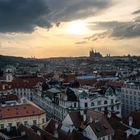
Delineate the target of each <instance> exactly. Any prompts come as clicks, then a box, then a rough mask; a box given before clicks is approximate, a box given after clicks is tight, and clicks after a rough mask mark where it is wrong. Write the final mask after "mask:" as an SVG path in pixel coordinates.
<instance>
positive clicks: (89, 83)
mask: <svg viewBox="0 0 140 140" xmlns="http://www.w3.org/2000/svg"><path fill="white" fill-rule="evenodd" d="M77 81H78V82H79V83H80V85H93V84H95V83H96V82H97V80H83V79H78V80H77Z"/></svg>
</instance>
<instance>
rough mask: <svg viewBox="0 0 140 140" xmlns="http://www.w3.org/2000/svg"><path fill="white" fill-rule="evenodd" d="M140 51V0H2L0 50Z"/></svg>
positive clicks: (35, 53)
mask: <svg viewBox="0 0 140 140" xmlns="http://www.w3.org/2000/svg"><path fill="white" fill-rule="evenodd" d="M91 49H93V50H96V51H98V52H101V54H103V55H104V56H105V55H107V54H111V55H112V56H114V55H128V54H131V55H140V0H0V55H10V56H22V57H36V58H49V57H75V56H76V57H78V56H88V55H89V51H90V50H91Z"/></svg>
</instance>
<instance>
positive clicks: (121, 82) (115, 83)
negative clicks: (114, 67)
mask: <svg viewBox="0 0 140 140" xmlns="http://www.w3.org/2000/svg"><path fill="white" fill-rule="evenodd" d="M107 84H108V85H110V86H113V87H122V86H123V84H124V82H123V81H108V82H107Z"/></svg>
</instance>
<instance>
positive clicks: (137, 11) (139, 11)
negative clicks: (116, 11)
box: [132, 9, 140, 15]
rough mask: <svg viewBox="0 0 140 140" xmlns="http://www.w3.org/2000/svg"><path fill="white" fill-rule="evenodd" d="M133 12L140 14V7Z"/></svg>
mask: <svg viewBox="0 0 140 140" xmlns="http://www.w3.org/2000/svg"><path fill="white" fill-rule="evenodd" d="M132 14H133V15H135V14H140V9H138V10H136V11H134V12H133V13H132Z"/></svg>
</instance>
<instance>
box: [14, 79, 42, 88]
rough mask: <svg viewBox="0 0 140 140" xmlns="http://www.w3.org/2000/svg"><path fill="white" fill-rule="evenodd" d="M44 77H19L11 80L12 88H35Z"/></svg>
mask: <svg viewBox="0 0 140 140" xmlns="http://www.w3.org/2000/svg"><path fill="white" fill-rule="evenodd" d="M43 80H44V79H43V78H41V77H40V78H39V77H38V78H17V79H14V80H13V81H12V82H11V85H12V88H33V87H34V86H36V84H37V83H38V82H42V81H43Z"/></svg>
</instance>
